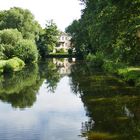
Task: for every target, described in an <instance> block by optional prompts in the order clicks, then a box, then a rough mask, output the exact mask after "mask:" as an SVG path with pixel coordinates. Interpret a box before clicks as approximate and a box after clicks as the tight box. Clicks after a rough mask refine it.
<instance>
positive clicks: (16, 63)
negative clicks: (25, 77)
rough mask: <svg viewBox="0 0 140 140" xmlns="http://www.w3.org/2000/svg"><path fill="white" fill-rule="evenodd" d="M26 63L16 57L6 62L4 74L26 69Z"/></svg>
mask: <svg viewBox="0 0 140 140" xmlns="http://www.w3.org/2000/svg"><path fill="white" fill-rule="evenodd" d="M24 65H25V63H24V62H23V61H22V60H21V59H19V58H17V57H14V58H12V59H9V60H5V61H4V63H3V71H4V72H11V71H19V70H21V69H22V68H23V67H24Z"/></svg>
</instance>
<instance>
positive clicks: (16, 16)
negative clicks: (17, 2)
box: [0, 7, 41, 40]
mask: <svg viewBox="0 0 140 140" xmlns="http://www.w3.org/2000/svg"><path fill="white" fill-rule="evenodd" d="M9 28H13V29H17V30H18V31H19V32H21V33H22V35H23V38H24V39H33V40H34V39H37V38H38V35H39V32H40V29H41V27H40V25H39V24H38V23H37V21H35V19H34V16H33V15H32V13H31V12H30V11H29V10H27V9H21V8H18V7H14V8H11V9H10V10H4V11H1V12H0V30H3V29H9Z"/></svg>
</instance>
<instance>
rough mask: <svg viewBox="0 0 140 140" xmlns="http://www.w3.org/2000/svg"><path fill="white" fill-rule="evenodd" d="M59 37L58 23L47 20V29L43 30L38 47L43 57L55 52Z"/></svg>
mask: <svg viewBox="0 0 140 140" xmlns="http://www.w3.org/2000/svg"><path fill="white" fill-rule="evenodd" d="M58 39H59V30H58V29H57V26H56V24H55V23H54V22H53V21H52V20H51V21H47V23H46V27H45V29H44V30H43V31H42V33H41V35H40V38H39V40H38V42H37V44H38V49H39V51H40V54H41V56H42V57H44V56H46V55H48V54H49V53H50V52H53V49H54V47H55V46H56V45H57V43H58Z"/></svg>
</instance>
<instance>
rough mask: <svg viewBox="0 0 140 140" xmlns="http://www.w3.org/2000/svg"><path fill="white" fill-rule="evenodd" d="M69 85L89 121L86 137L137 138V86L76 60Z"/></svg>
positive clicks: (139, 124) (139, 99) (84, 126)
mask: <svg viewBox="0 0 140 140" xmlns="http://www.w3.org/2000/svg"><path fill="white" fill-rule="evenodd" d="M71 71H72V72H71V75H70V77H71V87H72V90H73V91H74V92H75V93H76V94H77V93H80V95H81V99H82V101H83V103H84V105H85V109H86V114H87V115H88V116H89V117H90V120H89V121H88V122H85V123H84V124H82V134H83V135H84V136H87V137H88V139H89V140H94V139H98V140H112V139H113V140H132V139H136V140H138V139H140V134H139V130H140V115H139V114H140V96H139V94H140V90H139V89H138V88H135V87H129V86H128V85H126V84H124V83H123V82H122V81H120V80H119V79H117V78H116V77H114V76H110V75H105V74H103V73H99V72H96V71H94V70H93V69H91V68H90V67H89V66H88V65H86V64H83V65H82V64H81V63H79V64H76V65H73V66H72V70H71Z"/></svg>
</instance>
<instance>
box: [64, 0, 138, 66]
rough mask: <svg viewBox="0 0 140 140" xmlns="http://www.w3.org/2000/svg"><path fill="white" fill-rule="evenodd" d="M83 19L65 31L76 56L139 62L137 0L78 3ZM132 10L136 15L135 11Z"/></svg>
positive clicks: (90, 0) (75, 21) (99, 0)
mask: <svg viewBox="0 0 140 140" xmlns="http://www.w3.org/2000/svg"><path fill="white" fill-rule="evenodd" d="M81 2H82V3H83V4H84V5H85V9H83V10H82V16H81V19H79V20H74V21H73V23H72V24H71V25H70V26H69V27H67V29H66V31H67V32H68V33H70V34H71V36H72V43H73V46H74V47H75V50H76V53H77V55H87V54H88V53H91V54H96V52H103V53H104V55H105V56H107V57H108V59H109V60H113V61H120V62H124V63H130V64H134V63H139V60H140V49H139V48H140V35H139V34H140V33H139V31H140V18H139V13H140V7H139V6H138V5H139V4H140V1H139V0H123V1H114V0H105V1H103V0H98V1H96V0H81ZM134 11H135V12H134Z"/></svg>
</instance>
